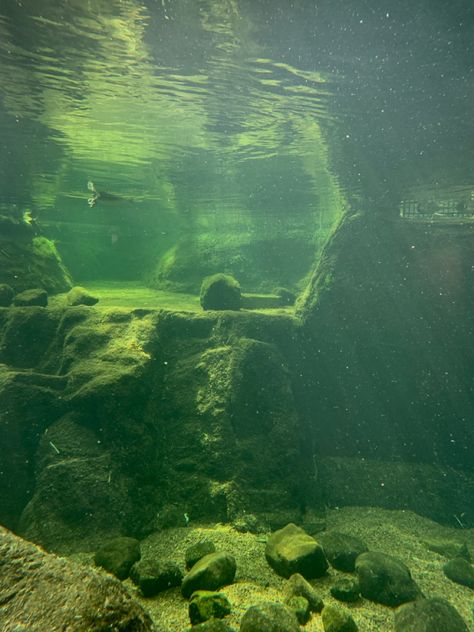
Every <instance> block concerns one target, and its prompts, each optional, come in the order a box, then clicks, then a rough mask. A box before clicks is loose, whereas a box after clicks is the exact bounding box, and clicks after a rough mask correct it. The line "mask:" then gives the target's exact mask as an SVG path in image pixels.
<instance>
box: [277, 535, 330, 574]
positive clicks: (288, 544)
mask: <svg viewBox="0 0 474 632" xmlns="http://www.w3.org/2000/svg"><path fill="white" fill-rule="evenodd" d="M265 557H266V559H267V562H268V563H269V564H270V566H271V567H272V568H273V570H275V571H276V572H277V573H278V574H279V575H281V576H282V577H286V578H288V577H290V576H291V575H293V574H294V573H299V574H300V575H302V576H303V577H304V578H306V579H313V578H315V577H321V576H322V575H324V574H325V573H326V571H327V568H328V563H327V560H326V557H325V555H324V552H323V549H322V547H321V545H320V544H318V543H317V542H316V540H315V539H314V538H312V537H311V536H310V535H308V534H307V533H306V532H305V531H304V530H303V529H301V528H300V527H297V526H296V525H295V524H291V523H290V524H288V525H287V526H286V527H283V529H279V530H278V531H275V533H272V535H271V536H270V537H269V538H268V541H267V545H266V547H265Z"/></svg>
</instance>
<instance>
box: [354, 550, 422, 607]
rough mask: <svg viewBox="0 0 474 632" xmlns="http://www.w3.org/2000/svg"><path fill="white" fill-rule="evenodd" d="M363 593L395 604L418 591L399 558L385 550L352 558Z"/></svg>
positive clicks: (372, 599)
mask: <svg viewBox="0 0 474 632" xmlns="http://www.w3.org/2000/svg"><path fill="white" fill-rule="evenodd" d="M356 572H357V576H358V578H359V585H360V592H361V595H362V596H363V597H365V598H366V599H370V600H371V601H375V602H376V603H381V604H384V605H386V606H392V607H394V606H399V605H400V604H402V603H405V602H406V601H413V600H414V599H417V598H418V597H420V596H421V591H420V589H419V588H418V586H417V584H416V583H415V582H414V580H413V579H412V577H411V574H410V571H409V570H408V568H407V567H406V566H405V564H404V563H403V562H401V561H400V560H397V559H396V558H394V557H392V556H391V555H386V554H385V553H375V552H371V551H369V552H368V553H362V555H359V557H358V558H357V560H356Z"/></svg>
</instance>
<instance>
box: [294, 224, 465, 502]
mask: <svg viewBox="0 0 474 632" xmlns="http://www.w3.org/2000/svg"><path fill="white" fill-rule="evenodd" d="M472 252H474V226H473V225H472V224H470V225H465V226H455V225H454V226H453V225H451V226H446V225H444V226H442V225H440V224H436V223H433V224H432V225H430V226H427V225H426V224H425V225H416V224H415V223H412V222H406V221H403V220H401V219H399V218H394V219H393V220H390V219H387V218H385V217H383V216H382V214H380V215H377V214H375V213H369V212H368V213H365V214H362V213H360V214H352V215H347V216H345V217H344V218H343V221H342V222H341V223H340V225H339V226H338V228H337V229H336V231H335V232H334V234H333V235H332V237H331V238H330V239H329V241H328V243H327V245H326V247H325V249H324V252H323V255H322V257H321V260H320V262H319V264H318V267H317V269H316V270H315V272H314V274H313V278H312V280H311V282H310V284H309V285H308V288H307V290H306V292H305V295H304V296H303V297H302V299H301V300H300V303H299V310H298V312H299V314H300V316H301V318H302V321H303V323H302V327H303V331H304V333H305V335H306V336H307V340H308V347H307V352H306V354H305V356H306V362H305V371H306V372H307V373H306V379H307V381H308V384H310V383H313V384H318V388H313V389H312V390H311V389H309V390H308V392H307V399H306V400H305V401H306V403H307V410H308V418H309V419H311V420H312V425H313V428H314V431H315V433H316V435H317V437H318V442H319V447H320V451H321V452H320V453H322V454H324V455H327V456H336V455H337V456H341V457H357V456H358V457H360V456H363V457H365V458H366V459H368V458H371V457H373V458H374V459H382V460H387V461H390V460H393V461H400V460H402V461H403V460H406V461H409V462H413V461H416V462H418V463H433V464H435V465H436V466H439V464H440V463H441V464H442V465H443V466H451V467H453V468H456V469H459V470H463V469H466V470H468V471H472V469H473V461H472V457H471V455H470V453H469V450H466V449H465V447H466V446H469V445H472V444H473V442H474V435H473V433H474V430H473V426H472V424H471V423H470V422H469V421H468V420H470V419H472V418H473V417H474V392H473V384H472V381H471V382H469V380H468V379H467V376H469V375H471V370H470V367H472V366H473V365H474V345H472V343H471V340H472V331H473V311H472V305H473V303H474V284H473V283H472V272H471V266H472ZM448 261H449V262H450V263H449V265H447V262H448ZM460 385H462V386H460ZM419 393H423V397H420V396H419ZM453 393H454V395H453ZM443 419H450V420H452V421H450V423H449V424H444V423H443V421H442V420H443ZM450 433H451V434H452V435H453V436H455V437H456V441H455V442H454V443H453V442H452V441H450ZM384 493H386V489H385V490H384ZM419 495H420V496H421V495H422V494H419ZM401 502H403V498H402V499H401ZM449 504H450V503H449V502H448V503H447V505H448V506H449Z"/></svg>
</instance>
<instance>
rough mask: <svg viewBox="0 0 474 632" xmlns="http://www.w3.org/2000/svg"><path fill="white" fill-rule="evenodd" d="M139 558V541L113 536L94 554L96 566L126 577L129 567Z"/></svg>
mask: <svg viewBox="0 0 474 632" xmlns="http://www.w3.org/2000/svg"><path fill="white" fill-rule="evenodd" d="M139 559H140V542H139V541H138V540H135V538H127V537H123V538H113V540H110V541H109V542H107V544H105V545H104V546H103V547H101V548H100V549H99V550H98V551H97V552H96V554H95V555H94V562H95V563H96V565H97V566H101V567H102V568H103V569H105V570H106V571H108V572H109V573H112V575H115V577H118V578H119V579H127V577H128V575H129V573H130V569H131V568H132V565H133V564H134V563H135V562H138V560H139Z"/></svg>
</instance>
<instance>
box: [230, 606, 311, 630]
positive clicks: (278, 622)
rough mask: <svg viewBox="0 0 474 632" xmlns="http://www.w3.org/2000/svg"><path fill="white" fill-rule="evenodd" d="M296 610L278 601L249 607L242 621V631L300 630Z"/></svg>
mask: <svg viewBox="0 0 474 632" xmlns="http://www.w3.org/2000/svg"><path fill="white" fill-rule="evenodd" d="M299 631H300V626H299V624H298V619H297V618H296V615H295V613H294V612H292V611H291V610H289V609H288V608H287V607H286V606H282V605H281V604H276V603H261V604H259V605H258V606H252V607H251V608H249V609H248V610H247V611H246V612H245V614H244V616H243V617H242V621H241V622H240V632H299Z"/></svg>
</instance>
